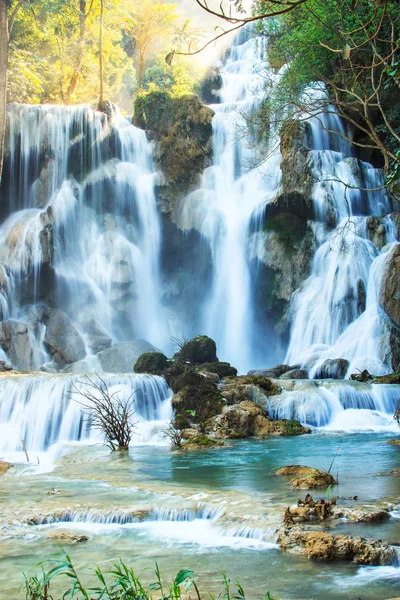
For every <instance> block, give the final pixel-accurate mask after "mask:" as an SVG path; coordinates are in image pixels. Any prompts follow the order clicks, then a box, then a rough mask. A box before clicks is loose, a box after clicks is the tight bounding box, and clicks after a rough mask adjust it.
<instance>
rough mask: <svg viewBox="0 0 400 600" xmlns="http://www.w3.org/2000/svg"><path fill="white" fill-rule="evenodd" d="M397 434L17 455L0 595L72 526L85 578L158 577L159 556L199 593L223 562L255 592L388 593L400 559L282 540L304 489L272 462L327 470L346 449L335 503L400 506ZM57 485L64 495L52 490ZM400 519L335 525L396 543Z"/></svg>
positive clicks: (5, 512) (72, 550)
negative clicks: (125, 570)
mask: <svg viewBox="0 0 400 600" xmlns="http://www.w3.org/2000/svg"><path fill="white" fill-rule="evenodd" d="M390 437H393V434H389V433H387V434H385V433H374V434H372V433H371V434H369V433H362V434H360V433H359V434H349V433H347V434H339V433H319V432H318V433H313V434H312V435H309V436H301V437H296V438H276V439H268V440H262V441H261V440H259V441H256V440H254V441H253V440H246V441H236V442H231V444H230V447H228V448H222V449H215V450H204V451H196V452H181V453H177V452H172V451H171V450H170V449H169V448H168V447H167V446H164V445H160V444H158V445H150V444H145V445H137V446H133V447H132V449H131V452H130V454H129V456H126V457H115V456H111V455H110V454H109V452H108V450H107V449H105V448H104V447H103V446H101V445H97V444H94V445H89V444H86V445H84V444H77V445H71V446H59V447H58V448H57V449H56V450H54V451H53V453H52V455H53V459H54V462H53V463H51V462H47V463H45V462H44V460H43V456H42V457H41V464H40V465H35V466H34V465H33V464H32V465H30V466H27V465H26V464H24V463H23V462H22V456H21V455H18V456H15V457H14V459H16V458H18V459H19V460H20V461H21V462H20V463H16V464H17V467H16V468H15V469H12V470H11V471H10V472H9V473H8V474H6V475H5V476H3V477H2V486H1V488H0V512H1V516H0V536H1V544H0V589H1V590H2V594H1V597H4V598H19V597H22V595H21V593H20V592H19V590H20V588H21V584H22V583H23V580H22V576H21V573H22V572H37V571H38V568H37V566H36V565H37V563H38V562H40V561H41V560H43V559H46V558H49V557H53V558H54V554H57V553H58V552H60V553H61V551H62V549H61V546H60V543H59V542H58V541H57V540H56V539H51V538H49V537H48V536H49V535H52V534H54V533H55V532H56V531H68V532H71V531H74V532H75V531H77V532H79V533H83V534H85V535H87V536H88V537H89V540H88V541H87V542H82V543H79V544H76V545H70V544H64V549H65V550H66V551H67V552H68V554H69V555H70V556H71V557H72V559H73V561H74V563H75V565H76V567H78V569H79V570H80V571H81V573H84V577H83V578H84V580H85V581H86V582H87V583H89V582H91V581H92V575H91V573H90V570H89V569H90V567H93V566H94V565H96V564H99V565H100V566H101V567H102V568H104V569H106V570H107V568H110V567H111V566H112V564H113V563H114V562H115V561H116V560H117V559H118V558H122V559H123V560H124V561H126V562H127V563H128V564H130V565H132V566H134V568H135V570H136V572H137V574H140V576H141V577H142V578H143V580H144V581H146V582H150V581H153V580H154V575H153V573H152V571H151V570H145V569H146V568H147V569H148V568H149V567H150V569H151V568H152V567H153V566H154V565H155V562H157V563H158V564H159V566H160V569H161V571H162V573H163V574H164V577H165V578H166V579H171V578H172V576H173V575H175V574H176V572H177V571H178V570H179V569H180V568H190V569H193V570H195V571H196V573H197V574H198V575H199V585H200V589H201V590H202V591H203V592H208V591H209V592H212V593H215V592H219V591H220V589H221V572H222V571H224V572H226V573H227V575H228V576H229V577H231V578H232V580H233V581H236V580H239V581H240V582H241V584H242V585H243V587H244V588H245V590H246V592H247V598H248V599H253V598H254V599H256V598H261V597H262V595H263V592H264V591H265V589H267V588H268V589H269V590H270V591H271V593H272V594H275V595H278V594H280V597H281V598H282V599H284V598H291V599H299V598H302V599H303V598H304V599H305V598H308V599H310V598H315V599H320V598H323V599H324V600H335V599H337V598H339V597H340V598H345V599H349V600H350V599H353V598H354V599H355V598H358V597H359V598H362V600H383V599H384V598H393V597H395V596H396V595H398V589H399V587H400V568H399V567H357V566H353V565H348V564H339V563H313V562H310V561H308V560H306V559H304V558H302V557H297V556H293V555H284V554H282V553H281V552H280V551H279V550H278V549H277V547H276V545H275V530H276V528H277V527H278V526H279V525H280V523H281V521H282V515H283V511H284V509H285V507H286V506H288V505H290V504H293V503H295V502H296V501H297V498H298V497H299V495H300V496H301V495H302V494H303V495H304V494H305V492H300V493H298V492H294V491H292V489H291V486H290V484H289V483H288V481H287V479H286V478H281V477H278V476H276V475H274V469H277V468H279V467H281V466H283V465H287V464H296V463H297V464H307V465H312V466H314V467H320V468H324V469H328V468H329V465H330V463H331V461H332V458H333V457H334V455H335V453H336V451H337V449H338V447H339V451H338V455H337V457H336V459H335V462H334V466H333V468H332V472H333V473H334V475H337V474H338V477H339V485H338V486H337V487H335V488H333V490H332V494H333V495H335V496H338V497H339V498H340V499H339V500H338V503H340V504H341V505H345V506H346V505H347V506H357V505H361V504H368V503H372V502H373V503H376V502H379V501H389V502H393V503H394V504H396V502H398V501H399V496H400V477H399V475H396V474H391V473H390V471H392V470H393V469H396V468H397V467H398V453H399V448H398V447H396V446H392V445H389V444H388V440H389V439H390ZM50 454H51V453H47V458H48V459H49V456H50ZM57 454H58V458H54V456H56V455H57ZM31 460H32V461H33V457H32V458H31ZM53 488H55V489H57V490H61V492H60V493H56V494H54V495H49V494H48V492H49V491H50V490H52V489H53ZM323 494H324V493H323ZM315 496H318V495H317V494H315ZM354 496H358V500H352V499H351V498H353V497H354ZM398 516H399V513H398V512H397V513H396V511H394V512H393V517H392V518H391V519H390V520H389V521H387V522H386V523H384V524H382V525H372V524H360V523H358V524H357V523H352V522H350V521H339V522H336V524H335V531H337V532H340V533H346V534H350V535H361V536H363V537H378V538H381V539H384V540H387V541H390V542H392V543H399V541H400V519H399V518H396V517H398ZM49 521H50V522H51V521H55V522H53V523H50V524H49ZM57 521H58V522H57ZM29 523H31V524H29ZM32 523H35V524H32ZM36 523H43V524H39V525H37V524H36ZM46 523H47V524H46ZM64 583H65V586H66V585H67V580H65V582H64Z"/></svg>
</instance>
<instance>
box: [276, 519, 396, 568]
mask: <svg viewBox="0 0 400 600" xmlns="http://www.w3.org/2000/svg"><path fill="white" fill-rule="evenodd" d="M278 544H279V546H280V548H281V550H283V551H284V552H290V553H292V554H304V555H305V556H306V557H307V558H309V559H310V560H315V561H325V560H347V561H353V562H354V563H356V564H359V565H390V564H393V562H394V560H395V557H396V551H395V549H394V548H393V547H392V546H390V545H389V544H384V543H383V542H382V541H381V540H371V539H365V538H360V537H351V536H346V535H333V534H331V533H327V532H325V531H307V530H305V529H304V528H303V527H302V526H300V525H294V526H292V527H285V528H284V529H282V530H281V531H280V533H279V536H278Z"/></svg>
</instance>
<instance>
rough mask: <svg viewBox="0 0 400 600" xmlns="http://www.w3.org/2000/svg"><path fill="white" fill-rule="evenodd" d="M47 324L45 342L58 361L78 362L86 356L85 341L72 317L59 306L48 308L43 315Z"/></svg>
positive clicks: (61, 362) (65, 362)
mask: <svg viewBox="0 0 400 600" xmlns="http://www.w3.org/2000/svg"><path fill="white" fill-rule="evenodd" d="M43 322H44V324H45V325H46V333H45V336H44V344H45V346H46V348H47V349H48V351H49V352H50V354H51V355H52V356H53V358H54V360H55V361H56V363H57V364H58V365H59V366H60V367H63V366H64V365H65V364H68V363H73V362H77V361H79V360H82V359H83V358H84V357H85V356H86V349H85V343H84V341H83V339H82V336H81V334H80V333H79V331H78V330H77V329H76V327H75V325H74V324H73V323H72V321H71V319H70V318H69V317H68V315H66V314H65V313H64V312H63V311H62V310H60V309H58V308H48V309H47V310H46V311H45V313H44V316H43Z"/></svg>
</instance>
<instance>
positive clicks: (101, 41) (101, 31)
mask: <svg viewBox="0 0 400 600" xmlns="http://www.w3.org/2000/svg"><path fill="white" fill-rule="evenodd" d="M103 10H104V2H103V0H100V31H99V71H100V73H99V75H100V99H99V106H102V105H103V101H104V98H103V96H104V93H103V92H104V81H103Z"/></svg>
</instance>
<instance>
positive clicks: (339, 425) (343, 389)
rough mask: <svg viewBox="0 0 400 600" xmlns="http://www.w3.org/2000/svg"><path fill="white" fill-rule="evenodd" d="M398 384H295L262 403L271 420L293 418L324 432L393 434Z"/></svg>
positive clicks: (303, 382) (330, 381)
mask: <svg viewBox="0 0 400 600" xmlns="http://www.w3.org/2000/svg"><path fill="white" fill-rule="evenodd" d="M399 397H400V385H393V384H379V385H378V384H369V383H356V382H349V381H346V382H342V381H341V382H337V381H332V380H319V381H306V380H304V381H302V382H297V383H296V386H295V388H294V390H293V391H283V392H282V394H280V395H279V396H273V397H271V398H270V399H268V400H267V402H266V407H267V408H268V413H269V415H270V416H271V417H273V418H274V419H297V420H298V421H300V422H301V423H302V424H303V425H308V426H310V427H316V428H320V429H323V430H325V431H329V430H330V431H347V432H351V431H377V432H379V431H393V432H394V433H397V432H398V425H397V423H396V422H395V420H394V418H393V414H394V411H395V409H396V406H397V403H398V400H399Z"/></svg>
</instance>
